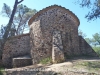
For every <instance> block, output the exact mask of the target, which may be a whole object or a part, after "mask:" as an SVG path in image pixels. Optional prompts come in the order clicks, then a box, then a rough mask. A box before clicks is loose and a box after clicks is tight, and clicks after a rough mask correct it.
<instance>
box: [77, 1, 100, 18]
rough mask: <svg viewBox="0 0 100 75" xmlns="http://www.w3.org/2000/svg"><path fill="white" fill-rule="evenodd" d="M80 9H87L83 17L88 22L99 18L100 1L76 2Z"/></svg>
mask: <svg viewBox="0 0 100 75" xmlns="http://www.w3.org/2000/svg"><path fill="white" fill-rule="evenodd" d="M77 3H78V4H79V5H80V6H82V7H87V8H89V10H90V11H89V12H88V14H87V15H86V16H85V17H86V18H87V19H88V20H95V19H97V18H100V0H77Z"/></svg>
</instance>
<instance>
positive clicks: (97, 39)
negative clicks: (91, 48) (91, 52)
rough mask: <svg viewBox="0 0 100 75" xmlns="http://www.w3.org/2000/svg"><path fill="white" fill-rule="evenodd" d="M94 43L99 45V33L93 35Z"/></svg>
mask: <svg viewBox="0 0 100 75" xmlns="http://www.w3.org/2000/svg"><path fill="white" fill-rule="evenodd" d="M93 38H94V41H95V42H96V43H97V45H100V33H95V34H94V35H93Z"/></svg>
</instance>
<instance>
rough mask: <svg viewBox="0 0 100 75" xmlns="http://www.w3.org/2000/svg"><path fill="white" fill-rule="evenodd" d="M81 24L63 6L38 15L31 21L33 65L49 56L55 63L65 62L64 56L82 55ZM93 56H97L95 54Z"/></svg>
mask: <svg viewBox="0 0 100 75" xmlns="http://www.w3.org/2000/svg"><path fill="white" fill-rule="evenodd" d="M79 24H80V22H79V19H78V18H77V16H76V15H75V14H73V13H72V12H71V11H69V10H68V9H66V8H64V7H61V6H57V5H53V6H50V7H47V8H45V9H43V10H41V11H39V12H38V13H36V14H35V15H34V16H33V17H32V18H31V19H30V20H29V26H30V38H31V46H32V48H31V56H32V61H33V64H35V63H38V62H39V61H40V60H41V59H43V58H45V57H47V56H49V57H50V56H52V59H53V61H58V60H59V61H60V60H61V59H63V60H64V57H63V56H65V57H69V56H79V55H82V54H83V53H82V49H81V48H80V47H79V46H81V45H80V42H79V40H80V39H79V36H78V26H79ZM55 32H58V33H57V34H58V35H57V34H55V35H53V33H55ZM59 33H60V34H59ZM54 37H56V38H57V39H54ZM54 40H56V42H54ZM54 43H55V44H54ZM85 43H86V42H85ZM81 47H85V46H81ZM80 49H81V50H80ZM84 49H86V48H84ZM88 49H89V48H88ZM91 49H92V48H91ZM91 49H90V52H91ZM86 50H87V49H86ZM62 51H63V52H62ZM59 54H61V55H59ZM93 54H94V56H95V55H96V53H95V52H94V53H93ZM90 55H91V54H90Z"/></svg>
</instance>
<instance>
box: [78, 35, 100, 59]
mask: <svg viewBox="0 0 100 75" xmlns="http://www.w3.org/2000/svg"><path fill="white" fill-rule="evenodd" d="M79 49H80V52H81V55H85V56H93V57H97V56H98V55H97V53H96V52H95V51H94V50H93V49H92V47H91V46H90V45H89V44H88V43H87V42H86V41H85V40H84V39H83V38H82V36H79Z"/></svg>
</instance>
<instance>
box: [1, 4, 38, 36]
mask: <svg viewBox="0 0 100 75" xmlns="http://www.w3.org/2000/svg"><path fill="white" fill-rule="evenodd" d="M36 12H37V10H36V9H30V8H28V7H27V6H26V5H23V4H21V5H18V6H17V9H16V13H15V15H14V19H13V24H12V26H11V30H10V32H9V34H10V36H11V35H13V36H14V34H16V35H21V34H23V33H24V31H25V30H27V31H29V27H28V23H27V22H28V20H29V19H30V17H32V16H33V15H34V14H35V13H36ZM1 13H2V15H3V16H5V17H8V18H10V17H11V13H12V10H11V8H10V7H9V6H8V5H7V4H5V3H4V5H3V8H2V12H1Z"/></svg>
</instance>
